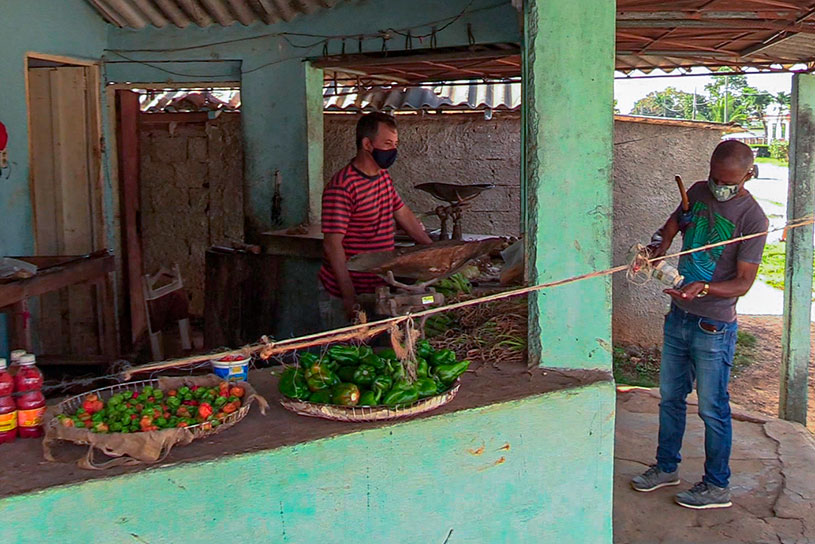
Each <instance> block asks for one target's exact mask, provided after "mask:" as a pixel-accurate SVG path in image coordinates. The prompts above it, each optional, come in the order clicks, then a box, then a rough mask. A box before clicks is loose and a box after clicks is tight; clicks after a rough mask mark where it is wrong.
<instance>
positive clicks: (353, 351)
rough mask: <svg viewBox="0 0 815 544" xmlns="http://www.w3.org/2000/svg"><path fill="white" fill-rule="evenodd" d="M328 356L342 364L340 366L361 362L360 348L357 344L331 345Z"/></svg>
mask: <svg viewBox="0 0 815 544" xmlns="http://www.w3.org/2000/svg"><path fill="white" fill-rule="evenodd" d="M328 356H329V357H330V358H331V359H332V360H334V361H336V362H337V363H339V364H340V366H350V365H355V364H357V363H359V348H357V347H356V346H331V347H330V348H328Z"/></svg>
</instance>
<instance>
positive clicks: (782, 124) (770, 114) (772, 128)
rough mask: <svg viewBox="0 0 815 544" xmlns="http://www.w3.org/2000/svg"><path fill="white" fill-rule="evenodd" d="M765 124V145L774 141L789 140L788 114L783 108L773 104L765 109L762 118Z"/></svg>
mask: <svg viewBox="0 0 815 544" xmlns="http://www.w3.org/2000/svg"><path fill="white" fill-rule="evenodd" d="M764 122H765V123H766V124H767V143H768V144H770V143H772V142H773V141H775V140H781V141H785V142H786V141H789V139H790V112H789V111H788V110H787V108H785V107H781V106H779V105H778V104H773V105H772V106H770V107H769V108H767V113H766V115H765V116H764Z"/></svg>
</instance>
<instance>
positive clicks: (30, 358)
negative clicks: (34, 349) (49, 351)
mask: <svg viewBox="0 0 815 544" xmlns="http://www.w3.org/2000/svg"><path fill="white" fill-rule="evenodd" d="M36 362H37V358H36V357H35V356H34V355H33V354H31V353H26V354H25V355H23V356H22V357H20V362H19V364H20V365H33V364H35V363H36Z"/></svg>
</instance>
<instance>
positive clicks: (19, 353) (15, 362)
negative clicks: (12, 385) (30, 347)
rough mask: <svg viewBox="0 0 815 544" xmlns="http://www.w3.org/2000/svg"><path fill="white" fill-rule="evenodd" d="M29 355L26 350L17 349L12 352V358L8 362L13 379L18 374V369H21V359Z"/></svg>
mask: <svg viewBox="0 0 815 544" xmlns="http://www.w3.org/2000/svg"><path fill="white" fill-rule="evenodd" d="M25 355H27V353H26V351H25V350H24V349H15V350H13V351H12V352H11V357H10V359H9V362H8V371H9V373H10V374H11V375H12V377H13V376H14V375H15V374H17V369H18V368H20V366H19V365H20V359H22V358H23V356H25Z"/></svg>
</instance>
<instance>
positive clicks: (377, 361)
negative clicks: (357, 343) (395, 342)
mask: <svg viewBox="0 0 815 544" xmlns="http://www.w3.org/2000/svg"><path fill="white" fill-rule="evenodd" d="M359 362H360V364H363V365H370V366H372V367H374V368H375V369H376V371H377V372H382V371H384V370H385V368H387V364H386V363H385V360H384V359H382V358H381V357H379V355H377V354H376V353H371V354H369V355H366V356H365V357H363V358H362V359H360V360H359Z"/></svg>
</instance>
